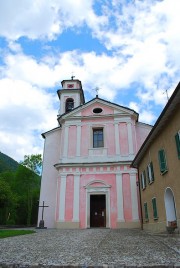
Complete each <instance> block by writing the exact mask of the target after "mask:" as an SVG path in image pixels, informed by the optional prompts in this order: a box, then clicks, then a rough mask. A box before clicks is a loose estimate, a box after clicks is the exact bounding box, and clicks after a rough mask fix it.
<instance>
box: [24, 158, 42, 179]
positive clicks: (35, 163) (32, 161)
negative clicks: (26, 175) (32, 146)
mask: <svg viewBox="0 0 180 268" xmlns="http://www.w3.org/2000/svg"><path fill="white" fill-rule="evenodd" d="M20 164H21V165H23V166H25V167H27V168H29V169H31V170H32V171H34V172H35V173H36V174H38V175H40V173H41V168H42V156H41V154H32V155H25V156H24V161H22V162H20Z"/></svg>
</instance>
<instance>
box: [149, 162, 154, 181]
mask: <svg viewBox="0 0 180 268" xmlns="http://www.w3.org/2000/svg"><path fill="white" fill-rule="evenodd" d="M149 167H150V171H151V181H154V168H153V163H152V162H150V164H149Z"/></svg>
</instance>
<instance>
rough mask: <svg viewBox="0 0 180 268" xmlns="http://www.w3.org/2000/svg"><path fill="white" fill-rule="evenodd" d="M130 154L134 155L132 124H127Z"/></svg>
mask: <svg viewBox="0 0 180 268" xmlns="http://www.w3.org/2000/svg"><path fill="white" fill-rule="evenodd" d="M127 130H128V144H129V154H134V150H133V137H132V127H131V123H130V122H127Z"/></svg>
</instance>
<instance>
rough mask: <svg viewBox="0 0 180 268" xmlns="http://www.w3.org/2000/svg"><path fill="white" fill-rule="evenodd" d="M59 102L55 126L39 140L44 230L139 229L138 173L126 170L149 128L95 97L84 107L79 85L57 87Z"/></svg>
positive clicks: (130, 113)
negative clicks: (42, 143) (42, 150)
mask: <svg viewBox="0 0 180 268" xmlns="http://www.w3.org/2000/svg"><path fill="white" fill-rule="evenodd" d="M58 96H59V99H60V114H59V115H58V124H59V126H58V127H57V128H55V129H52V130H50V131H48V132H46V133H44V134H43V137H44V138H45V144H44V155H43V172H42V182H41V193H40V205H42V203H43V201H44V202H45V205H48V207H47V208H46V209H45V211H44V221H45V226H47V227H48V228H93V227H96V228H98V227H105V228H136V227H140V206H139V194H138V187H137V185H136V182H137V170H136V169H134V168H132V167H131V166H130V165H131V163H132V160H133V159H134V157H135V155H136V153H137V151H138V150H139V148H140V146H141V145H142V143H143V142H144V140H145V138H146V137H147V135H148V134H149V132H150V130H151V126H149V125H146V124H143V123H140V122H138V114H137V113H136V112H135V111H133V110H131V109H129V108H126V107H123V106H120V105H117V104H115V103H111V102H108V101H106V100H103V99H101V98H99V97H98V96H96V98H94V99H92V100H91V101H89V102H87V103H85V99H84V93H83V89H82V85H81V82H80V81H79V80H64V81H62V89H61V90H58ZM41 213H42V208H40V209H39V217H38V222H39V221H40V220H41Z"/></svg>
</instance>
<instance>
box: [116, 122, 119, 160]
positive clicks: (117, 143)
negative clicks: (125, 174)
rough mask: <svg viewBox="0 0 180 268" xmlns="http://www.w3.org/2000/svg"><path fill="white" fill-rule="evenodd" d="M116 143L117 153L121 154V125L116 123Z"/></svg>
mask: <svg viewBox="0 0 180 268" xmlns="http://www.w3.org/2000/svg"><path fill="white" fill-rule="evenodd" d="M115 145H116V154H117V155H119V154H120V144H119V125H118V123H115Z"/></svg>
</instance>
